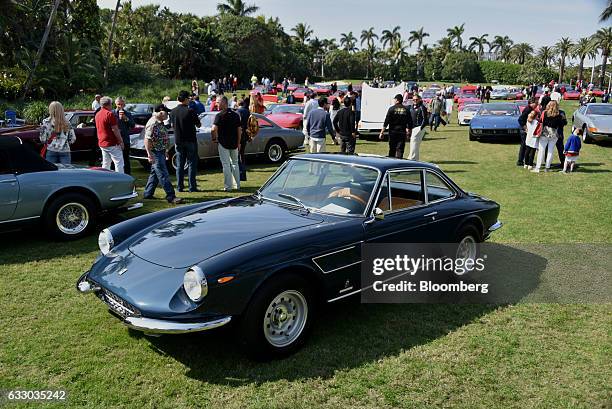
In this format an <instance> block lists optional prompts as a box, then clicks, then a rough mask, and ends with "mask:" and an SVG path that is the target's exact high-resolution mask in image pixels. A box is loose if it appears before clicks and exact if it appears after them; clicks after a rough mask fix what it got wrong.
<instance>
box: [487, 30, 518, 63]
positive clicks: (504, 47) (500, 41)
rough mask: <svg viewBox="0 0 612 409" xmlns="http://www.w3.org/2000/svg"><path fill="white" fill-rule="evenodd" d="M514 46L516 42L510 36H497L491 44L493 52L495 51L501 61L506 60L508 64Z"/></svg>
mask: <svg viewBox="0 0 612 409" xmlns="http://www.w3.org/2000/svg"><path fill="white" fill-rule="evenodd" d="M512 44H514V41H512V40H511V39H510V37H508V36H503V37H502V36H495V38H494V39H493V41H492V42H491V50H495V52H496V53H498V54H499V56H500V57H501V59H502V60H504V62H507V60H508V57H510V50H511V49H512Z"/></svg>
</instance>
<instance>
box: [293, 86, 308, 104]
mask: <svg viewBox="0 0 612 409" xmlns="http://www.w3.org/2000/svg"><path fill="white" fill-rule="evenodd" d="M308 92H312V90H311V89H310V88H306V87H299V88H296V89H295V91H293V96H294V97H295V100H296V101H304V96H305V95H306V93H308Z"/></svg>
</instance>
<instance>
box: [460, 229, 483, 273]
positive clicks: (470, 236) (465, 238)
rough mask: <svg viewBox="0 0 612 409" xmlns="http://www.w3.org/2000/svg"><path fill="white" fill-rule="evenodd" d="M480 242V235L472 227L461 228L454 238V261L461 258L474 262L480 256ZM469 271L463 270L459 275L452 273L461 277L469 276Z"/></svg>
mask: <svg viewBox="0 0 612 409" xmlns="http://www.w3.org/2000/svg"><path fill="white" fill-rule="evenodd" d="M480 242H482V234H481V233H480V232H479V231H478V229H477V228H476V227H475V226H474V225H472V224H468V225H465V226H463V227H461V229H459V231H458V232H457V234H456V236H455V246H454V251H455V254H454V257H455V259H459V258H463V259H472V260H473V261H475V260H476V258H478V257H479V256H480ZM472 270H473V269H472ZM470 271H471V270H465V271H462V272H461V273H459V272H458V271H455V272H454V273H455V275H458V276H461V275H463V274H469V272H470Z"/></svg>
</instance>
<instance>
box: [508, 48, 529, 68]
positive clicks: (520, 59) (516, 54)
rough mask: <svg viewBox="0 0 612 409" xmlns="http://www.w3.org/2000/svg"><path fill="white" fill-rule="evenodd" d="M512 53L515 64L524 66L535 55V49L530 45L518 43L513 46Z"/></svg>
mask: <svg viewBox="0 0 612 409" xmlns="http://www.w3.org/2000/svg"><path fill="white" fill-rule="evenodd" d="M510 52H511V54H512V57H513V60H514V62H515V63H517V64H523V63H525V59H526V58H527V57H528V56H530V55H531V53H533V47H532V46H531V44H529V43H518V44H514V45H513V46H512V49H511V51H510Z"/></svg>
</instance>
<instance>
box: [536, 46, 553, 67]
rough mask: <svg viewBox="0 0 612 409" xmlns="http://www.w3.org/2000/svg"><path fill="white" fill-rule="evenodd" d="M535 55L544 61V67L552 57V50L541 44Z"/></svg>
mask: <svg viewBox="0 0 612 409" xmlns="http://www.w3.org/2000/svg"><path fill="white" fill-rule="evenodd" d="M537 57H538V59H539V60H540V61H542V63H544V66H545V67H548V63H550V61H551V60H552V59H553V50H552V48H551V47H548V46H546V45H545V46H542V47H540V49H539V50H538V54H537Z"/></svg>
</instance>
